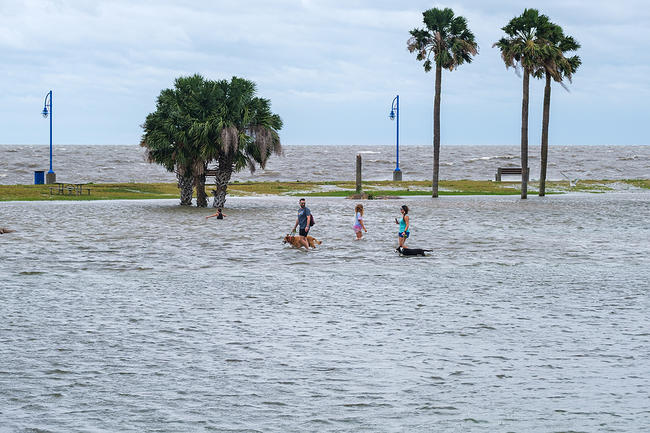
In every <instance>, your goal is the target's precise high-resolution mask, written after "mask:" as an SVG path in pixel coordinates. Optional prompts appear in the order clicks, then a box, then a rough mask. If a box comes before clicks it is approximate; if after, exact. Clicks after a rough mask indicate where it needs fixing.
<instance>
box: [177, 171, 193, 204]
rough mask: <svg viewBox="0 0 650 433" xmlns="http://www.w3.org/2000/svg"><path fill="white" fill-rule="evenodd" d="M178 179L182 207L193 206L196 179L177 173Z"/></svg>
mask: <svg viewBox="0 0 650 433" xmlns="http://www.w3.org/2000/svg"><path fill="white" fill-rule="evenodd" d="M176 178H177V179H178V188H179V189H180V192H181V206H192V192H193V189H194V179H193V178H192V176H183V175H181V174H180V173H176Z"/></svg>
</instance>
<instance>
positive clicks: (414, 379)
mask: <svg viewBox="0 0 650 433" xmlns="http://www.w3.org/2000/svg"><path fill="white" fill-rule="evenodd" d="M233 186H234V185H233ZM134 189H137V188H134ZM172 192H173V193H174V197H173V198H171V199H169V200H130V201H120V200H117V201H86V202H77V203H71V202H64V201H52V202H44V201H38V202H6V203H2V204H0V207H1V209H2V218H3V223H2V225H9V226H10V227H11V228H12V229H14V230H15V232H13V233H8V234H3V235H0V242H2V248H0V263H1V264H2V266H1V267H0V282H1V283H0V284H1V285H2V290H0V317H2V319H3V320H2V325H1V328H0V359H1V360H2V362H1V363H0V389H2V393H0V418H2V427H0V430H3V429H6V430H7V431H65V432H86V431H120V432H141V431H158V432H176V431H196V432H199V431H200V432H203V431H232V432H235V431H236V432H253V431H282V432H304V431H319V432H340V431H346V432H368V431H372V432H375V431H395V432H397V431H400V432H401V431H440V432H455V431H470V432H473V431H485V432H494V431H526V432H537V431H540V432H546V431H615V432H630V431H639V432H640V431H650V422H649V421H648V420H650V403H649V402H650V391H649V390H650V377H649V376H648V374H647V366H648V365H649V363H650V353H649V352H648V347H650V335H649V334H648V327H649V326H650V323H649V321H648V314H647V312H648V310H649V309H650V298H649V297H648V292H647V283H648V281H649V280H650V263H649V261H648V257H650V245H649V244H648V242H647V239H649V238H650V225H648V221H649V220H650V194H638V193H620V192H619V193H612V194H587V193H575V194H564V195H553V196H550V197H546V198H538V197H535V196H530V197H529V199H528V200H520V199H519V198H518V197H517V196H443V197H441V198H439V199H437V200H431V199H429V198H419V197H408V198H405V199H403V200H399V201H393V200H386V201H382V200H377V201H364V206H365V207H366V225H367V227H368V230H369V232H368V233H367V234H366V235H365V236H364V239H363V240H362V241H360V242H355V241H353V240H352V239H353V236H354V235H353V231H352V227H351V226H352V224H353V210H354V204H355V202H353V201H350V200H344V199H341V198H332V197H307V203H308V206H309V207H310V208H311V210H312V212H313V213H314V215H315V216H316V220H317V224H316V225H315V226H314V231H313V234H314V235H315V236H316V237H318V238H320V239H321V240H322V241H323V244H322V245H321V247H320V248H318V249H317V250H315V251H310V252H305V251H300V250H294V249H291V248H288V247H286V246H285V245H283V244H282V243H281V239H282V236H283V235H284V234H285V233H286V232H288V231H289V230H290V229H291V228H292V227H293V223H294V221H295V211H296V208H297V197H293V196H290V197H282V196H276V197H230V198H229V199H228V203H227V204H228V210H227V212H226V213H227V215H228V216H227V218H226V219H225V220H222V221H218V220H215V219H210V220H207V221H206V220H205V218H204V217H205V215H209V214H210V213H211V211H210V210H207V209H197V208H189V207H180V206H178V199H177V198H176V196H175V194H176V192H175V191H173V190H172V191H171V192H170V194H171V193H172ZM116 193H119V192H116ZM97 195H98V196H99V195H100V193H99V191H98V193H97ZM404 203H406V204H408V205H409V206H410V207H411V213H410V215H411V218H412V224H413V227H412V237H411V239H409V245H410V246H414V247H428V248H431V249H433V250H434V251H433V253H432V254H431V255H430V256H429V257H425V258H422V257H420V258H402V257H399V256H396V255H395V254H394V252H393V248H394V246H395V244H396V226H395V223H394V221H393V219H394V217H397V216H399V213H398V208H399V206H400V205H401V204H404Z"/></svg>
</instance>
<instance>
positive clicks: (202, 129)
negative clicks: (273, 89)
mask: <svg viewBox="0 0 650 433" xmlns="http://www.w3.org/2000/svg"><path fill="white" fill-rule="evenodd" d="M254 94H255V84H254V83H253V82H251V81H248V80H244V79H241V78H237V77H233V78H232V80H231V81H230V82H228V81H226V80H220V81H210V80H205V79H204V78H203V77H201V76H200V75H193V76H190V77H180V78H178V79H176V81H175V82H174V89H165V90H163V91H162V92H160V96H159V97H158V101H157V105H156V111H155V112H153V113H151V114H149V115H148V116H147V119H146V120H145V123H144V124H143V125H142V126H143V129H144V135H143V138H142V142H141V145H142V146H143V147H145V148H146V149H147V157H148V159H149V161H150V162H156V163H158V164H161V165H163V166H164V167H165V168H166V169H167V170H169V171H173V172H176V175H177V178H178V185H179V188H180V190H181V204H182V205H191V203H192V190H193V189H194V188H195V189H196V205H197V206H199V207H205V206H207V197H206V194H205V177H206V175H205V173H206V169H207V166H208V164H210V163H211V162H216V163H217V164H218V168H217V176H216V177H217V182H216V192H215V202H214V205H215V207H222V206H223V205H224V203H225V195H226V188H227V185H228V182H229V181H230V177H231V175H232V173H233V171H234V170H240V169H242V168H243V167H245V166H246V165H248V166H249V168H250V169H251V171H254V170H255V163H258V164H259V165H261V166H262V167H264V166H265V164H266V161H267V159H268V157H269V156H270V155H271V153H274V152H275V153H280V152H281V150H282V149H281V146H280V139H279V136H278V133H277V131H278V130H279V129H280V128H282V120H281V119H280V117H279V116H278V115H275V114H272V113H271V111H270V102H269V100H267V99H262V98H257V97H254Z"/></svg>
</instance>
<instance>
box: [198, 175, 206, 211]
mask: <svg viewBox="0 0 650 433" xmlns="http://www.w3.org/2000/svg"><path fill="white" fill-rule="evenodd" d="M195 187H196V207H207V206H208V196H207V195H206V194H205V173H203V174H200V175H198V176H196V178H195Z"/></svg>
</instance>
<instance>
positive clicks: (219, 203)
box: [212, 156, 233, 208]
mask: <svg viewBox="0 0 650 433" xmlns="http://www.w3.org/2000/svg"><path fill="white" fill-rule="evenodd" d="M232 171H233V159H232V156H221V157H219V161H218V166H217V175H216V176H215V178H216V179H215V190H214V191H213V193H212V194H214V201H213V202H212V207H214V208H218V207H221V208H222V207H224V205H225V204H226V192H227V189H228V182H230V177H231V176H232Z"/></svg>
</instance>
